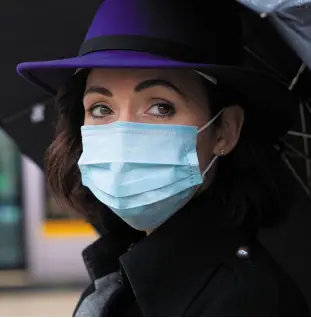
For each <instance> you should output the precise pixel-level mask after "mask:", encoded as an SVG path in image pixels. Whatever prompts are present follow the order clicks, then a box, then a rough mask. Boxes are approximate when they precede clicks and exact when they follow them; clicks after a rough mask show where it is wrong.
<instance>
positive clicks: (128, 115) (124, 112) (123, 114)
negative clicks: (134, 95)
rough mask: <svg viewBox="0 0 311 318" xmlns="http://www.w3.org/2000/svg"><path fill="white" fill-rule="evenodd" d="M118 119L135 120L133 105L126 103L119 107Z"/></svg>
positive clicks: (124, 120)
mask: <svg viewBox="0 0 311 318" xmlns="http://www.w3.org/2000/svg"><path fill="white" fill-rule="evenodd" d="M118 121H123V122H135V121H137V115H136V112H135V111H134V109H133V107H131V105H128V104H124V105H122V106H121V107H120V111H119V118H118Z"/></svg>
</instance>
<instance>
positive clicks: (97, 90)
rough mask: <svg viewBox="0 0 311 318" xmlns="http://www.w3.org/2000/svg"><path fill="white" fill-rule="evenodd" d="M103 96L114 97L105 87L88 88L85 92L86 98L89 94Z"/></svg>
mask: <svg viewBox="0 0 311 318" xmlns="http://www.w3.org/2000/svg"><path fill="white" fill-rule="evenodd" d="M92 93H93V94H94V93H96V94H101V95H104V96H107V97H112V96H113V94H112V93H111V92H110V90H109V89H107V88H105V87H103V86H90V87H88V88H87V89H86V90H85V93H84V97H85V96H86V95H87V94H92Z"/></svg>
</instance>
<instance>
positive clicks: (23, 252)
mask: <svg viewBox="0 0 311 318" xmlns="http://www.w3.org/2000/svg"><path fill="white" fill-rule="evenodd" d="M95 239H96V234H95V232H94V231H93V230H92V228H91V227H90V226H88V225H87V224H85V223H84V222H83V221H82V220H80V219H78V218H77V217H76V216H75V215H72V214H70V213H68V212H67V211H64V210H62V209H60V208H59V207H58V205H57V204H56V203H55V202H54V200H53V199H52V197H51V196H50V195H49V193H48V191H47V190H46V187H45V182H44V177H43V173H42V172H41V170H40V169H39V168H38V166H37V165H35V164H34V163H33V162H31V161H30V160H28V159H26V158H24V157H23V156H22V155H21V154H20V152H19V150H18V149H17V148H16V146H15V144H14V143H13V142H12V141H11V139H10V138H9V137H8V136H7V135H6V133H5V132H4V131H2V130H0V316H47V315H48V316H70V315H71V314H72V312H73V309H74V306H75V304H76V302H77V299H78V297H79V294H80V292H81V290H82V289H83V288H85V286H86V285H87V283H88V274H87V273H86V270H85V268H84V264H83V263H82V258H81V251H82V249H83V248H84V247H85V246H86V245H88V244H90V243H91V242H92V241H94V240H95Z"/></svg>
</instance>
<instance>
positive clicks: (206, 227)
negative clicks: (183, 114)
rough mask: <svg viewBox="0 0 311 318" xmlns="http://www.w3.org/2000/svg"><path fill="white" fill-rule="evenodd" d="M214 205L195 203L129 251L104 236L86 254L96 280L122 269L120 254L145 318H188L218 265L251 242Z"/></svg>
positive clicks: (200, 200) (202, 200) (123, 267)
mask: <svg viewBox="0 0 311 318" xmlns="http://www.w3.org/2000/svg"><path fill="white" fill-rule="evenodd" d="M209 206H210V204H206V200H204V198H203V199H202V198H198V199H195V200H193V201H192V202H191V203H189V204H188V205H187V206H186V207H185V208H184V209H182V210H181V211H179V212H178V213H176V215H174V216H173V217H172V218H171V219H170V220H168V221H167V222H166V223H165V224H164V225H163V226H161V227H160V228H159V229H157V230H156V231H155V232H153V233H152V234H151V235H149V236H148V237H145V238H144V239H142V240H141V241H140V242H139V243H137V244H136V245H135V246H134V247H133V248H131V249H130V250H128V251H126V250H127V249H126V246H125V245H124V244H123V245H122V244H121V243H120V242H119V243H116V241H117V240H113V239H112V238H111V237H109V235H108V236H105V237H102V238H101V239H100V240H99V241H98V242H95V243H94V244H93V245H92V246H91V247H89V248H88V249H86V250H85V251H84V253H83V255H84V259H85V260H86V263H87V267H88V268H89V273H90V274H91V277H92V278H94V277H96V276H102V275H105V274H107V273H108V272H109V271H110V272H111V271H113V270H116V269H117V268H118V264H117V259H118V256H120V257H119V261H120V264H121V267H122V269H123V270H124V272H125V274H126V276H127V278H128V280H129V282H130V284H131V286H132V288H133V291H134V293H135V296H136V299H137V301H138V304H139V306H140V308H141V310H142V312H143V314H144V315H145V316H149V317H150V316H175V317H176V316H182V315H183V314H184V313H185V312H186V310H187V308H188V307H189V306H190V304H191V303H192V301H193V300H194V298H195V297H196V295H197V294H198V293H199V291H200V290H201V289H202V288H203V287H204V285H206V284H207V282H208V281H209V279H210V278H211V277H212V276H213V273H214V272H215V271H216V269H217V268H218V266H219V265H220V264H221V263H222V262H224V261H225V260H226V259H228V258H232V257H233V258H234V257H235V253H236V250H237V248H238V247H239V246H241V245H243V244H245V243H246V242H247V241H248V235H247V234H246V233H245V232H243V231H241V230H238V229H236V228H229V227H226V226H224V222H223V220H222V218H221V215H220V213H217V211H215V209H213V211H214V212H213V215H212V210H211V209H209V208H208V207H209ZM91 255H92V257H93V259H92V261H90V256H91Z"/></svg>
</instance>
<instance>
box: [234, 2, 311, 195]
mask: <svg viewBox="0 0 311 318" xmlns="http://www.w3.org/2000/svg"><path fill="white" fill-rule="evenodd" d="M237 1H238V2H240V3H241V4H242V5H243V6H244V7H245V12H244V24H245V27H244V30H245V34H244V39H245V41H244V52H245V63H246V64H247V65H248V66H250V67H253V68H257V69H261V70H264V71H265V72H267V73H270V74H271V75H273V76H276V77H277V78H279V80H281V81H282V82H283V83H284V84H285V85H287V86H288V87H289V88H290V89H291V90H292V91H293V93H294V94H296V95H298V96H299V98H300V107H299V118H298V120H297V123H296V126H295V127H294V128H293V130H291V131H289V132H288V135H287V136H286V137H285V138H284V139H283V140H282V142H281V144H279V145H278V146H277V147H278V148H280V147H281V148H282V149H281V150H282V152H283V154H282V158H283V160H284V162H285V163H286V165H287V166H288V168H289V169H290V170H291V172H292V174H293V175H294V177H295V179H296V180H297V181H298V184H299V185H300V186H301V188H302V189H303V190H304V192H305V193H306V194H307V195H308V196H309V197H311V156H310V154H311V148H310V147H311V103H310V102H311V91H310V85H311V72H310V70H311V1H310V0H299V1H298V0H237Z"/></svg>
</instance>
